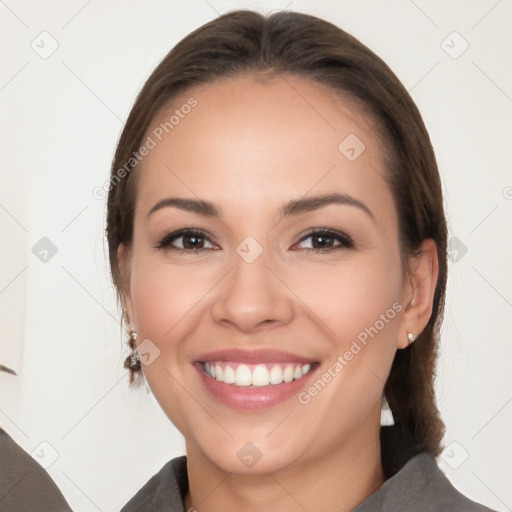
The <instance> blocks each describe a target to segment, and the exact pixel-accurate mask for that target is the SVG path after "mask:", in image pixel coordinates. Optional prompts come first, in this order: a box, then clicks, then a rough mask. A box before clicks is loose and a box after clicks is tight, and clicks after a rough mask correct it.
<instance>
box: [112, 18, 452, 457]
mask: <svg viewBox="0 0 512 512" xmlns="http://www.w3.org/2000/svg"><path fill="white" fill-rule="evenodd" d="M248 74H254V75H259V76H283V77H284V76H297V77H302V78H305V79H309V80H312V81H314V82H316V83H318V84H322V85H323V86H326V87H328V88H329V89H330V90H332V91H333V92H334V93H337V94H339V95H340V96H341V97H343V98H347V97H348V98H350V99H351V100H353V101H354V102H355V104H356V105H357V107H358V108H360V109H361V110H362V111H364V112H365V113H366V114H367V115H369V116H370V119H371V120H372V121H373V122H374V124H375V126H376V127H377V132H378V133H379V136H380V138H381V142H382V146H383V147H387V152H386V156H385V162H384V165H385V179H386V181H387V183H388V185H389V188H390V190H391V192H392V194H393V198H394V202H395V206H396V210H397V213H398V224H399V240H400V246H401V253H402V258H403V262H404V265H405V264H406V263H405V262H406V261H407V257H409V256H412V255H414V254H417V253H418V251H419V249H420V245H421V243H422V241H423V240H425V239H428V238H431V239H433V240H434V241H435V242H436V244H437V252H438V260H439V278H438V281H437V285H436V289H435V295H434V300H433V310H432V314H431V317H430V319H429V321H428V324H427V326H426V327H425V329H424V330H423V331H422V332H421V334H420V335H419V336H418V337H417V339H416V341H415V342H414V343H413V344H412V345H410V346H409V347H407V348H404V349H400V350H397V352H396V355H395V358H394V361H393V364H392V367H391V371H390V375H389V377H388V379H387V382H386V384H385V388H384V392H385V395H386V398H387V401H388V403H389V406H390V408H391V411H392V413H393V416H394V419H395V423H396V424H397V425H398V426H399V428H401V429H402V431H403V433H404V434H405V435H406V436H407V437H408V438H410V439H412V442H413V445H414V448H415V449H416V451H418V452H421V451H426V452H429V453H430V454H432V455H434V456H436V455H438V454H439V453H440V451H441V449H442V447H441V441H442V437H443V434H444V425H443V422H442V421H441V418H440V415H439V411H438V408H437V405H436V402H435V394H434V378H435V363H436V358H437V351H438V344H439V331H440V325H441V321H442V314H443V307H444V297H445V288H446V277H447V254H446V240H447V227H446V220H445V215H444V209H443V195H442V188H441V181H440V177H439V171H438V168H437V163H436V159H435V155H434V151H433V148H432V144H431V142H430V138H429V135H428V132H427V130H426V128H425V125H424V123H423V120H422V117H421V115H420V113H419V111H418V108H417V107H416V105H415V103H414V101H413V100H412V98H411V96H410V95H409V93H408V92H407V90H406V89H405V87H404V86H403V85H402V83H401V82H400V80H399V79H398V78H397V77H396V75H395V74H394V73H393V72H392V71H391V69H390V68H389V67H388V66H387V65H386V64H385V63H384V61H383V60H382V59H380V58H379V57H378V56H377V55H376V54H375V53H373V52H372V51H371V50H370V49H369V48H367V47H366V46H365V45H364V44H362V43H361V42H360V41H359V40H357V39H356V38H354V37H353V36H351V35H350V34H348V33H347V32H345V31H343V30H342V29H340V28H338V27H337V26H335V25H333V24H331V23H329V22H327V21H324V20H322V19H319V18H316V17H314V16H309V15H305V14H301V13H296V12H277V13H274V14H271V15H268V16H265V15H262V14H259V13H257V12H253V11H245V10H242V11H233V12H230V13H227V14H224V15H222V16H220V17H218V18H216V19H214V20H212V21H210V22H209V23H206V24H205V25H203V26H201V27H200V28H198V29H196V30H195V31H193V32H191V33H190V34H189V35H187V36H186V37H185V38H184V39H182V40H181V41H180V42H179V43H178V44H177V45H176V46H175V47H174V48H173V49H172V50H171V51H170V52H169V53H168V54H167V55H166V56H165V58H164V59H163V60H162V62H161V63H160V64H159V65H158V66H157V68H156V69H155V70H154V72H153V73H152V74H151V76H150V77H149V79H148V80H147V81H146V83H145V84H144V86H143V88H142V90H141V91H140V93H139V95H138V97H137V99H136V101H135V103H134V105H133V107H132V110H131V112H130V114H129V116H128V119H127V121H126V124H125V126H124V129H123V131H122V133H121V136H120V139H119V143H118V146H117V149H116V152H115V156H114V159H113V162H112V168H111V180H110V187H109V191H108V199H107V221H106V236H107V241H108V248H109V259H110V267H111V273H112V278H113V281H114V285H115V287H116V290H117V293H118V299H119V301H120V304H121V307H122V308H123V311H124V305H123V299H122V292H121V290H122V275H121V274H122V273H121V271H120V262H119V260H118V256H117V254H118V253H117V250H118V248H119V246H120V244H124V245H125V246H127V247H130V245H131V243H132V235H133V225H134V210H135V198H136V188H137V187H136V184H137V163H136V162H133V160H134V159H133V158H132V157H133V155H134V153H135V152H137V151H138V150H139V148H140V146H141V144H142V142H143V137H144V135H145V134H146V131H147V130H148V128H149V127H150V123H151V122H152V120H153V119H154V118H155V117H156V116H157V115H158V114H160V113H161V112H162V111H163V110H164V109H165V108H168V106H169V104H170V103H171V102H172V101H173V99H174V98H176V96H178V95H179V94H181V93H183V92H185V91H186V90H187V89H188V88H190V87H192V86H197V85H200V84H205V85H207V84H209V83H212V82H214V81H215V80H218V79H224V78H230V77H236V76H242V75H248ZM127 163H129V165H128V172H126V171H125V173H123V179H119V175H120V173H119V170H120V169H122V168H124V169H125V170H126V169H127ZM123 316H124V317H125V313H124V315H123Z"/></svg>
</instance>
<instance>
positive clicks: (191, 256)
mask: <svg viewBox="0 0 512 512" xmlns="http://www.w3.org/2000/svg"><path fill="white" fill-rule="evenodd" d="M190 98H194V99H193V100H190ZM187 102H188V103H187ZM195 102H197V103H195ZM185 104H189V105H191V104H194V105H195V106H193V108H182V106H183V105H185ZM176 109H178V110H179V113H178V114H179V115H178V117H179V121H178V122H176V119H177V118H175V119H174V120H173V125H172V129H169V125H167V131H168V132H169V133H167V134H166V133H165V130H162V125H161V123H165V122H166V121H169V119H170V117H171V116H172V115H173V113H174V112H175V110H176ZM148 136H149V137H151V138H152V140H153V141H154V142H155V144H156V145H155V147H153V148H152V149H151V150H150V151H149V153H148V154H147V156H145V158H144V160H143V161H142V163H141V165H140V166H139V168H138V169H137V172H138V173H139V174H138V178H139V179H138V184H137V201H136V211H135V218H134V237H133V244H132V246H131V247H130V248H129V250H128V251H127V252H125V253H123V252H121V253H120V255H121V257H125V259H124V260H123V261H124V262H125V267H124V269H125V276H126V286H125V290H124V297H125V301H126V306H127V310H128V314H129V318H130V320H131V322H132V324H133V326H134V329H135V330H136V331H137V332H138V338H137V343H138V344H139V352H140V353H141V357H142V362H143V370H144V373H145V376H146V379H147V381H148V383H149V385H150V387H151V389H152V392H153V393H154V395H155V397H156V398H157V400H158V402H159V403H160V405H161V407H162V408H163V410H164V411H165V412H166V414H167V415H168V417H169V418H170V419H171V421H172V422H173V423H174V424H175V425H176V426H177V428H178V429H179V430H180V431H181V432H182V433H183V435H184V436H185V438H186V441H187V451H188V452H192V453H194V454H196V456H197V457H201V458H203V459H204V461H206V463H208V464H213V465H215V466H217V467H218V468H221V469H223V470H225V471H229V472H233V473H241V474H249V473H253V474H254V473H263V472H270V471H272V472H273V471H277V470H280V469H285V468H292V467H299V466H300V465H302V464H309V463H311V461H312V460H315V459H321V458H322V457H328V456H334V455H336V454H341V453H342V452H344V453H346V452H347V450H350V449H356V448H355V447H360V446H363V445H364V443H366V442H367V441H368V439H369V438H372V439H374V438H375V435H376V433H378V429H379V419H380V407H381V397H382V390H383V386H384V383H385V380H386V377H387V375H388V373H389V370H390V367H391V363H392V360H393V357H394V354H395V351H396V349H397V339H401V338H400V336H399V333H401V332H402V330H403V328H404V325H403V322H404V310H405V306H404V304H405V302H406V301H407V300H408V299H407V294H408V289H407V285H406V282H407V280H406V279H404V270H403V268H402V264H401V258H400V247H399V243H398V222H397V215H396V210H395V205H394V202H393V197H392V194H391V192H390V190H389V188H388V186H387V184H386V182H385V180H384V179H383V176H384V175H385V170H384V165H383V149H384V148H383V147H382V143H381V141H380V140H379V138H378V136H377V134H376V133H375V132H374V131H372V123H371V122H370V121H369V120H367V119H365V117H364V116H363V115H361V114H360V113H359V112H358V111H357V110H356V109H355V108H354V107H353V105H352V104H351V102H350V101H348V100H341V99H340V98H338V97H336V96H335V94H334V93H333V92H331V91H329V90H326V89H324V88H323V87H322V86H320V85H318V84H313V83H310V82H308V81H306V80H303V79H299V78H292V77H288V78H286V80H285V79H283V78H273V79H269V80H266V81H261V80H256V79H255V78H254V77H250V76H247V77H242V78H236V79H230V80H227V81H221V82H217V83H214V84H210V85H209V86H208V87H206V88H201V89H200V88H194V89H190V90H188V91H186V93H184V94H183V95H182V96H181V97H180V98H178V99H177V100H176V101H174V102H173V105H172V108H170V109H169V110H168V111H166V112H162V114H161V116H160V117H159V118H158V119H156V120H155V121H154V122H153V124H152V126H151V128H150V129H149V130H148V132H147V134H146V137H148ZM160 139H161V140H160ZM362 144H364V146H363V145H362ZM150 145H153V144H150ZM363 149H364V150H363ZM351 447H352V448H351Z"/></svg>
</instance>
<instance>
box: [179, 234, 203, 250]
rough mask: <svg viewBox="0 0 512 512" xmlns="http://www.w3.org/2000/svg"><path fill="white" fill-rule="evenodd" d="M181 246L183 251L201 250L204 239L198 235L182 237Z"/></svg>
mask: <svg viewBox="0 0 512 512" xmlns="http://www.w3.org/2000/svg"><path fill="white" fill-rule="evenodd" d="M181 238H182V240H183V241H182V245H183V248H184V249H203V247H204V238H203V237H202V236H200V235H183V236H182V237H181Z"/></svg>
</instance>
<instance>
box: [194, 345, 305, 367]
mask: <svg viewBox="0 0 512 512" xmlns="http://www.w3.org/2000/svg"><path fill="white" fill-rule="evenodd" d="M208 361H231V362H233V363H235V362H236V363H245V364H257V363H304V364H307V363H313V362H314V360H312V359H311V358H306V357H301V356H298V355H296V354H292V353H291V352H284V351H282V350H275V349H236V348H231V349H225V350H216V351H213V352H207V353H205V354H202V355H200V356H199V357H197V359H196V362H201V363H204V362H208Z"/></svg>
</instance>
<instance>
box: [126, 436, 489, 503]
mask: <svg viewBox="0 0 512 512" xmlns="http://www.w3.org/2000/svg"><path fill="white" fill-rule="evenodd" d="M384 428H386V429H388V428H389V427H384ZM381 431H382V429H381ZM381 444H382V463H383V468H384V473H385V474H386V475H387V476H388V478H387V480H386V481H385V482H384V484H383V485H382V487H381V488H380V489H379V490H378V491H376V492H374V493H373V494H372V495H371V496H369V497H368V498H366V499H365V500H364V501H363V502H362V503H361V504H360V505H359V506H358V507H356V508H355V509H354V511H353V512H438V511H439V512H440V511H443V512H448V511H449V512H493V511H492V510H491V509H490V508H487V507H485V506H483V505H479V504H478V503H475V502H473V501H471V500H470V499H468V498H466V497H465V496H463V495H462V494H461V493H460V492H459V491H457V489H455V487H453V485H452V484H451V483H450V482H449V480H448V479H447V478H446V476H445V475H444V473H443V472H442V471H441V470H440V469H439V468H438V466H437V464H436V462H435V460H434V458H433V457H432V456H430V455H429V454H428V453H419V454H415V453H414V452H413V451H412V450H411V449H410V447H407V446H405V447H404V446H402V447H401V449H399V450H398V451H394V449H395V448H396V437H395V438H394V439H392V440H390V439H388V436H382V433H381ZM391 459H392V460H391ZM187 492H188V476H187V459H186V457H185V456H182V457H178V458H176V459H173V460H171V461H170V462H168V463H167V464H166V465H165V466H164V467H163V468H162V469H161V470H160V471H159V472H158V473H157V474H156V475H155V476H153V477H152V478H151V479H150V480H149V481H148V482H147V483H146V484H145V485H144V486H143V487H142V489H140V491H139V492H137V494H136V495H135V496H134V497H133V498H132V499H131V500H130V501H129V502H128V503H127V504H126V505H125V506H124V507H123V509H122V511H121V512H145V511H148V510H151V512H163V511H166V512H185V505H184V497H185V495H186V494H187Z"/></svg>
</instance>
